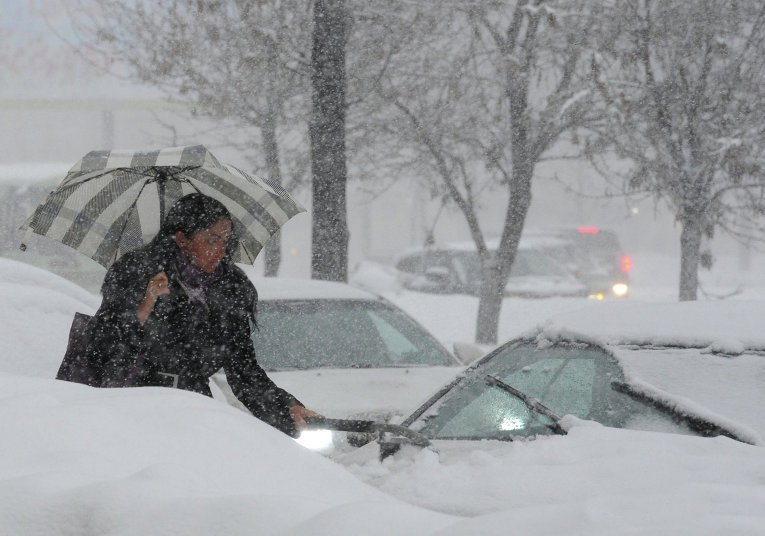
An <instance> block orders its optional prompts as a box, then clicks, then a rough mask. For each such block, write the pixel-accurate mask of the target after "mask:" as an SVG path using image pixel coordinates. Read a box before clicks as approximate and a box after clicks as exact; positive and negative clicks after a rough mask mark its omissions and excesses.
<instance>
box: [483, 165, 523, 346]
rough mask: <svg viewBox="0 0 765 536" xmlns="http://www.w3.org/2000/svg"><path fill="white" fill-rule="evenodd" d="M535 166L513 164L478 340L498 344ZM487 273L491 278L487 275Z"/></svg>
mask: <svg viewBox="0 0 765 536" xmlns="http://www.w3.org/2000/svg"><path fill="white" fill-rule="evenodd" d="M533 173H534V166H533V165H532V164H531V163H530V162H528V161H526V159H524V158H518V159H517V164H515V165H513V188H512V190H511V195H510V199H509V201H508V207H507V212H506V214H505V225H504V229H503V231H502V238H501V239H500V242H499V249H498V255H497V256H496V257H494V258H492V260H491V261H490V262H489V263H488V266H487V267H486V268H484V270H483V272H484V279H483V284H482V286H481V297H480V299H479V302H478V320H477V323H476V338H475V342H477V343H479V344H497V338H498V335H499V315H500V313H501V312H502V297H503V295H504V290H505V285H507V279H508V277H509V276H510V270H511V269H512V267H513V263H514V262H515V256H516V253H517V252H518V244H519V243H520V241H521V234H522V233H523V225H524V223H525V221H526V215H527V214H528V212H529V207H530V206H531V179H532V175H533ZM487 274H488V277H487Z"/></svg>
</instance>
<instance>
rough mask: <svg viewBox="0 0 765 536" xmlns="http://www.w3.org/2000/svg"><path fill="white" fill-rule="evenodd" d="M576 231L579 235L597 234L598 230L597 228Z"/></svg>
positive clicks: (583, 228)
mask: <svg viewBox="0 0 765 536" xmlns="http://www.w3.org/2000/svg"><path fill="white" fill-rule="evenodd" d="M577 231H579V234H598V233H599V232H600V229H598V228H597V227H579V228H578V229H577Z"/></svg>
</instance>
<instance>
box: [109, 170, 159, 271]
mask: <svg viewBox="0 0 765 536" xmlns="http://www.w3.org/2000/svg"><path fill="white" fill-rule="evenodd" d="M148 184H149V181H146V182H144V183H143V186H141V190H140V191H139V192H138V195H137V196H135V200H134V201H133V202H132V203H131V204H130V208H128V209H127V211H126V214H127V216H126V217H125V223H123V224H122V229H120V232H119V235H118V236H120V237H121V236H122V235H123V233H124V232H125V228H126V227H127V224H128V222H129V221H130V216H131V214H132V213H133V211H134V210H135V207H136V205H137V204H138V200H139V199H140V198H141V194H142V193H143V190H144V189H145V188H146V186H147V185H148ZM159 225H160V228H161V227H162V222H159ZM157 234H159V231H157ZM119 250H120V247H119V240H117V247H116V248H115V249H114V255H113V258H114V260H117V253H118V252H119Z"/></svg>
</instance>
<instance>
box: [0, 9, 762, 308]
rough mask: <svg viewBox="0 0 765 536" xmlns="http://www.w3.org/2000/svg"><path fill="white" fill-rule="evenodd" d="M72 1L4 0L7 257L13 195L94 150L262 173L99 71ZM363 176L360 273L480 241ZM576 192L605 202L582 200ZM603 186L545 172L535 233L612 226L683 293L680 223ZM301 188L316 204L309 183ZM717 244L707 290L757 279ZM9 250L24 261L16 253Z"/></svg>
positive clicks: (301, 219) (356, 229)
mask: <svg viewBox="0 0 765 536" xmlns="http://www.w3.org/2000/svg"><path fill="white" fill-rule="evenodd" d="M62 5H63V4H62V3H61V2H60V1H59V0H0V13H2V15H1V18H0V42H1V43H2V47H0V50H2V52H0V63H1V64H2V65H3V76H2V77H0V204H1V203H3V200H4V199H5V201H6V204H4V205H2V206H3V207H5V208H3V210H4V212H5V214H4V217H3V216H0V225H2V227H0V235H2V236H0V239H2V244H4V245H5V247H4V251H2V252H0V254H2V255H8V254H9V253H7V251H8V244H11V243H12V242H15V241H17V240H18V236H17V235H16V234H15V231H14V230H15V229H16V228H17V227H18V226H19V225H20V224H21V223H22V222H23V217H22V216H20V212H23V211H26V210H29V211H31V207H30V208H27V207H26V205H24V206H22V205H23V204H19V203H17V202H15V201H14V202H13V206H14V207H16V208H15V211H16V213H14V214H11V212H13V210H12V209H11V208H8V203H7V201H8V200H9V197H10V196H19V195H22V197H23V195H26V196H27V197H28V198H30V199H34V203H35V204H36V203H37V202H39V201H40V200H41V197H40V196H41V195H42V194H41V193H40V192H41V190H34V189H29V188H28V185H29V184H33V183H37V184H40V185H41V186H40V187H41V188H44V189H46V190H49V189H50V188H51V187H52V186H53V184H55V181H56V180H57V179H60V178H61V177H63V174H64V173H65V172H66V170H67V169H68V168H69V167H70V166H71V165H73V164H74V163H75V162H76V161H77V160H78V159H79V158H81V157H82V156H83V155H84V154H85V153H87V152H88V151H90V150H93V149H107V148H120V149H141V148H150V147H159V146H173V145H189V144H198V143H201V144H205V145H207V146H208V147H209V148H210V149H211V150H212V151H213V153H214V154H216V156H218V157H219V158H220V159H222V160H224V161H228V162H230V163H233V164H235V165H237V166H240V167H242V168H244V169H251V166H250V165H249V163H248V161H247V158H246V156H245V155H244V154H242V153H241V152H239V151H237V150H235V149H233V148H231V146H230V145H227V139H226V136H230V134H222V133H221V131H220V130H219V129H218V128H216V127H217V125H215V124H211V123H210V122H209V121H204V120H201V119H193V118H190V110H189V109H187V108H185V107H183V106H181V105H178V104H172V103H168V102H166V101H164V100H163V99H162V98H161V95H160V93H159V92H158V91H157V90H155V89H153V88H150V87H144V86H140V85H136V84H135V83H132V82H129V81H127V80H126V79H124V78H120V77H118V76H115V75H113V74H109V73H107V72H105V71H104V70H103V69H101V68H99V67H98V66H97V65H94V64H93V62H95V61H96V60H95V59H94V58H90V57H88V54H87V51H85V52H83V51H80V52H79V53H78V52H77V51H76V50H75V48H74V47H73V46H72V43H74V42H76V36H75V35H74V34H73V32H72V30H71V27H70V24H69V19H68V16H67V14H66V12H65V10H64V9H62ZM67 41H69V43H70V44H67ZM242 135H243V136H246V133H245V132H243V133H242ZM357 173H358V172H357V170H354V169H353V168H351V169H349V179H350V181H349V182H350V186H349V226H350V231H351V237H350V252H349V258H350V263H349V269H350V271H351V273H352V272H353V270H354V267H355V266H357V264H358V263H359V262H360V261H363V260H373V261H377V262H381V263H390V262H391V260H392V258H393V256H394V255H395V254H396V252H398V251H400V250H401V249H403V248H406V247H408V246H412V245H421V244H422V243H423V241H424V237H425V235H426V232H427V230H428V229H430V228H434V231H435V238H436V240H437V241H440V242H445V241H451V240H466V239H469V235H468V232H467V228H466V225H465V223H464V219H463V218H462V217H461V216H460V215H459V214H457V213H456V209H454V208H446V209H444V210H443V211H441V212H440V215H439V207H440V204H439V203H438V202H437V201H432V200H430V198H429V195H428V193H427V189H426V187H425V185H424V184H423V183H422V182H421V181H418V177H416V176H409V177H400V178H399V181H398V182H395V183H392V184H391V183H389V184H384V185H379V186H376V185H369V184H366V185H364V186H363V187H361V186H358V185H357V183H354V182H353V179H354V178H357ZM568 188H574V189H576V190H579V191H586V192H590V193H591V194H593V195H596V197H587V198H585V197H581V196H577V195H574V194H572V193H571V192H570V191H569V189H568ZM604 188H605V183H604V181H603V179H602V178H601V177H599V176H597V174H596V173H595V172H594V171H593V170H592V169H590V168H589V166H588V165H587V164H586V163H584V162H582V163H577V162H571V161H567V162H563V163H561V162H557V163H554V162H550V163H546V164H543V165H540V166H539V168H538V172H537V178H536V179H535V181H534V194H533V201H532V207H531V211H530V213H529V217H528V219H527V223H526V228H527V229H528V228H533V227H544V226H556V225H574V226H576V225H597V226H601V227H605V228H610V229H613V230H615V231H616V232H617V233H618V234H619V236H620V239H621V242H622V246H623V248H624V250H625V252H626V253H629V254H631V255H632V256H633V259H634V263H635V274H634V283H635V284H636V285H638V286H640V285H643V287H645V288H646V289H647V288H648V287H652V286H655V287H661V288H663V289H665V290H664V291H662V292H668V293H670V294H671V293H673V292H674V294H675V295H676V291H673V290H671V288H672V286H675V288H676V285H677V273H678V270H679V232H680V229H679V227H678V226H677V225H676V224H675V223H674V221H673V218H672V216H671V215H669V214H668V212H667V211H666V210H664V207H663V206H662V205H656V204H655V203H654V201H653V200H651V199H642V200H639V199H627V198H624V197H610V198H609V197H602V196H600V195H599V194H602V193H603V191H604ZM294 193H295V195H296V197H297V198H298V199H299V200H300V201H301V202H303V203H304V204H305V205H306V206H307V207H310V198H309V194H310V192H309V191H308V189H307V188H306V189H304V190H303V191H296V192H294ZM484 197H485V199H484V202H483V207H482V224H483V226H484V228H485V229H486V231H487V234H498V233H499V231H500V229H501V226H502V223H503V222H502V218H503V216H504V212H505V206H504V205H505V201H506V198H505V197H504V195H503V194H502V192H501V191H500V192H487V193H486V195H485V196H484ZM437 215H438V217H437ZM20 217H21V220H19V218H20ZM309 224H310V218H309V216H308V215H305V214H301V215H299V216H298V217H296V218H295V219H293V220H292V221H291V222H289V223H288V224H287V225H286V227H285V229H284V231H283V248H284V249H283V253H284V256H283V261H282V266H281V270H280V275H282V276H293V277H309V276H310V229H309ZM709 247H710V249H711V251H712V253H713V254H714V255H715V257H716V259H717V263H716V265H715V267H714V268H713V269H712V271H711V272H702V274H701V279H702V282H703V283H706V285H714V286H716V288H718V289H719V290H720V291H721V292H722V291H725V290H728V289H730V290H732V289H733V288H734V287H735V286H736V285H738V284H739V283H740V282H744V283H746V282H747V281H749V280H751V279H752V278H757V277H758V274H759V271H761V268H762V257H761V256H760V255H759V254H757V253H756V252H755V251H754V250H753V249H752V247H751V246H749V247H745V246H742V245H741V244H739V243H737V242H735V241H733V240H732V239H730V238H727V237H724V236H718V237H716V238H715V239H714V241H712V242H711V243H710V244H709ZM10 254H11V255H13V256H14V257H17V258H18V255H17V253H16V251H15V249H14V250H13V252H12V253H10ZM21 258H23V257H21ZM256 269H257V270H262V267H261V266H260V265H256ZM634 290H635V292H634V293H633V296H635V297H639V296H640V289H639V288H637V287H636V288H635V289H634ZM644 292H648V290H645V291H644ZM700 298H702V299H703V296H700Z"/></svg>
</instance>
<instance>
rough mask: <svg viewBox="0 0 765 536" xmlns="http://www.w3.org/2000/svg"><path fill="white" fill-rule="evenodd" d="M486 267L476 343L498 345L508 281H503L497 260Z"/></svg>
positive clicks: (479, 299) (479, 305)
mask: <svg viewBox="0 0 765 536" xmlns="http://www.w3.org/2000/svg"><path fill="white" fill-rule="evenodd" d="M487 264H488V266H486V267H484V268H483V270H482V272H483V281H482V283H481V294H480V296H479V298H478V319H477V320H476V330H475V342H477V343H478V344H497V337H498V333H499V315H500V313H501V312H502V297H503V294H504V289H505V285H506V284H507V279H505V280H502V278H501V275H500V273H499V269H498V266H497V263H496V260H494V258H492V260H490V261H489V262H488V263H487Z"/></svg>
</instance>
